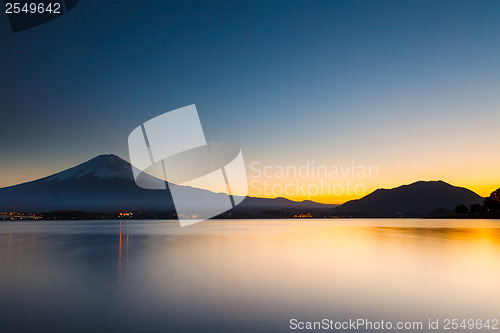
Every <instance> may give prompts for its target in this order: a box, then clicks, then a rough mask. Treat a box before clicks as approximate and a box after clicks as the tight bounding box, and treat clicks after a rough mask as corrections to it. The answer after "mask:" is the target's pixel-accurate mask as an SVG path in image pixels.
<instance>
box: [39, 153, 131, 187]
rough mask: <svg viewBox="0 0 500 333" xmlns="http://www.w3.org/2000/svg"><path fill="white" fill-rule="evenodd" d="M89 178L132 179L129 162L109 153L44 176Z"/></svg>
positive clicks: (57, 179) (49, 178)
mask: <svg viewBox="0 0 500 333" xmlns="http://www.w3.org/2000/svg"><path fill="white" fill-rule="evenodd" d="M89 178H97V179H100V180H110V179H127V180H133V179H134V178H133V175H132V169H131V166H130V164H129V163H128V162H126V161H124V160H122V159H121V158H120V157H118V156H116V155H112V154H110V155H99V156H97V157H95V158H93V159H91V160H89V161H87V162H85V163H82V164H80V165H77V166H75V167H73V168H70V169H67V170H65V171H62V172H59V173H56V174H54V175H52V176H49V177H47V178H45V180H46V181H61V180H67V179H77V180H84V179H89Z"/></svg>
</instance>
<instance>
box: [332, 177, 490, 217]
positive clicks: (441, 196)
mask: <svg viewBox="0 0 500 333" xmlns="http://www.w3.org/2000/svg"><path fill="white" fill-rule="evenodd" d="M482 201H483V198H481V197H480V196H479V195H477V194H476V193H474V192H472V191H471V190H468V189H466V188H463V187H456V186H452V185H450V184H448V183H445V182H443V181H430V182H424V181H419V182H416V183H413V184H410V185H403V186H399V187H396V188H393V189H390V190H388V189H378V190H376V191H374V192H372V193H371V194H369V195H367V196H365V197H363V198H361V199H358V200H352V201H348V202H346V203H345V204H343V205H341V206H339V207H337V208H335V214H338V215H341V216H344V215H352V216H371V217H385V216H387V217H395V216H416V217H418V216H427V215H428V214H429V213H430V212H432V211H434V210H436V209H444V210H454V209H455V207H456V206H458V205H462V204H463V205H466V206H469V205H472V204H480V203H482Z"/></svg>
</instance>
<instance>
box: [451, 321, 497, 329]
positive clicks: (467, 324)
mask: <svg viewBox="0 0 500 333" xmlns="http://www.w3.org/2000/svg"><path fill="white" fill-rule="evenodd" d="M443 329H444V330H458V329H463V330H465V329H469V330H482V329H486V330H498V319H487V320H485V321H483V320H481V319H463V320H460V319H445V320H444V325H443Z"/></svg>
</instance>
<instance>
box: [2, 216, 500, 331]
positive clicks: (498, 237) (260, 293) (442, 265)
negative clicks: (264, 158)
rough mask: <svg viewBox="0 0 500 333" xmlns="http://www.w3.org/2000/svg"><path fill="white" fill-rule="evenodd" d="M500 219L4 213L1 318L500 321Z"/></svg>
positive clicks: (194, 323)
mask: <svg viewBox="0 0 500 333" xmlns="http://www.w3.org/2000/svg"><path fill="white" fill-rule="evenodd" d="M471 225H473V227H471ZM499 227H500V223H499V222H498V221H487V220H484V221H468V222H467V221H465V222H464V221H463V220H462V221H443V220H403V221H400V220H336V221H331V220H309V221H307V222H304V221H300V222H297V221H282V220H276V221H273V220H266V221H259V220H253V221H252V220H249V221H211V222H206V223H201V224H197V225H193V226H191V227H188V228H179V227H178V225H177V223H175V222H168V221H166V222H158V221H148V222H142V221H134V222H129V221H117V222H86V221H80V222H46V221H44V222H42V221H37V222H10V223H0V272H2V274H1V275H0V294H1V295H2V297H1V298H0V319H1V322H2V325H3V326H2V328H3V329H4V330H5V331H7V332H9V331H51V332H59V331H61V332H62V331H72V332H73V331H81V332H88V331H93V332H96V331H102V332H113V331H122V330H128V331H148V332H152V331H173V332H184V331H188V332H197V331H204V332H210V331H214V332H225V331H227V332H234V331H238V332H245V331H246V332H257V331H258V332H262V331H270V332H281V331H283V332H284V331H289V327H288V321H289V320H290V318H298V319H299V320H320V319H322V318H331V319H338V320H340V319H344V318H358V317H360V318H369V319H370V318H372V319H374V320H377V319H384V320H405V319H408V320H423V321H427V320H428V319H429V318H444V317H446V316H448V317H449V316H453V318H455V317H464V318H487V317H496V318H498V316H499V312H500V301H499V300H498V298H497V297H492V296H493V295H499V294H500V286H499V285H498V282H497V280H498V276H499V275H500V266H499V265H498V260H499V259H500V228H499ZM26 251H29V252H30V253H29V255H28V254H27V253H26ZM28 258H29V260H28ZM27 317H29V320H26V318H27Z"/></svg>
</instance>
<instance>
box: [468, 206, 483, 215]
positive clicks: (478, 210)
mask: <svg viewBox="0 0 500 333" xmlns="http://www.w3.org/2000/svg"><path fill="white" fill-rule="evenodd" d="M485 211H486V208H484V206H483V205H480V204H474V205H471V206H470V213H471V214H481V213H484V212H485Z"/></svg>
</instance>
